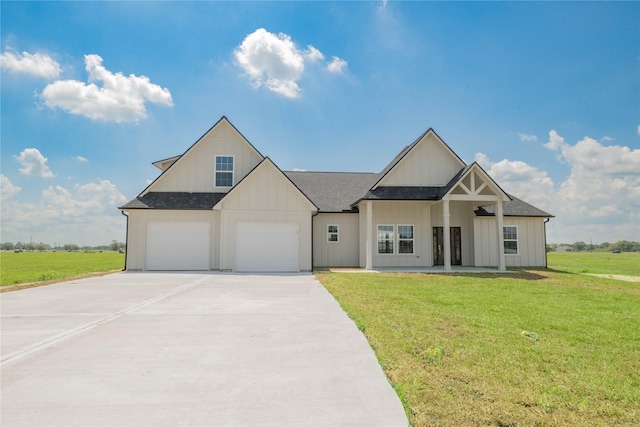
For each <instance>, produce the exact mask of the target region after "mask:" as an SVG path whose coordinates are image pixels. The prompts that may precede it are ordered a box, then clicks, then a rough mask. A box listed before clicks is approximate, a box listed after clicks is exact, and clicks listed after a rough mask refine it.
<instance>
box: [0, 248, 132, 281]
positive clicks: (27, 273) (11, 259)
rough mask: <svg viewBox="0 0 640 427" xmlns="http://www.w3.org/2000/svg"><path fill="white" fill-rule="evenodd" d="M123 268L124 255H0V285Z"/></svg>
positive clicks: (1, 253)
mask: <svg viewBox="0 0 640 427" xmlns="http://www.w3.org/2000/svg"><path fill="white" fill-rule="evenodd" d="M123 267H124V254H119V253H117V252H114V251H104V252H21V253H14V252H10V251H1V252H0V285H2V286H7V285H16V284H20V283H29V282H42V281H51V280H58V279H64V278H69V277H74V276H79V275H83V274H88V273H95V272H103V271H110V270H118V269H122V268H123Z"/></svg>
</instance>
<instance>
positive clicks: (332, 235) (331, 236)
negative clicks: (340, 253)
mask: <svg viewBox="0 0 640 427" xmlns="http://www.w3.org/2000/svg"><path fill="white" fill-rule="evenodd" d="M337 241H338V226H337V225H327V242H337Z"/></svg>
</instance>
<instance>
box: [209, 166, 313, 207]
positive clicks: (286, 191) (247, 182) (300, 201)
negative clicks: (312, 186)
mask: <svg viewBox="0 0 640 427" xmlns="http://www.w3.org/2000/svg"><path fill="white" fill-rule="evenodd" d="M214 209H225V210H227V209H229V210H245V211H271V212H278V211H279V212H309V211H317V210H318V208H317V207H316V206H315V205H314V204H313V203H312V202H311V201H310V200H309V199H308V198H307V196H306V195H305V194H304V193H302V191H300V189H298V187H296V186H295V185H294V184H293V183H292V182H291V181H290V180H289V178H287V176H286V175H285V174H284V173H282V171H281V170H280V169H278V167H277V166H276V165H275V164H274V163H273V162H272V161H271V159H269V158H268V157H266V158H265V159H264V160H263V161H262V162H261V163H260V164H259V165H258V166H257V167H256V168H255V169H254V170H253V171H251V172H250V173H249V174H248V175H247V176H246V177H245V178H244V179H243V180H242V182H240V183H239V184H238V185H236V186H235V187H234V188H233V189H232V190H231V191H229V193H227V195H226V196H225V197H224V198H223V199H222V200H221V201H220V202H218V203H217V204H216V205H215V206H214Z"/></svg>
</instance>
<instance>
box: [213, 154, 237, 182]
mask: <svg viewBox="0 0 640 427" xmlns="http://www.w3.org/2000/svg"><path fill="white" fill-rule="evenodd" d="M216 187H233V156H216Z"/></svg>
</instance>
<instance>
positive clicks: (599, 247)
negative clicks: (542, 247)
mask: <svg viewBox="0 0 640 427" xmlns="http://www.w3.org/2000/svg"><path fill="white" fill-rule="evenodd" d="M556 250H558V251H560V250H565V251H567V252H587V251H591V252H593V251H596V252H638V251H640V242H630V241H628V240H620V241H619V242H616V243H609V242H603V243H600V244H593V243H585V242H575V243H551V244H549V245H547V252H550V251H556Z"/></svg>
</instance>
